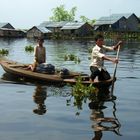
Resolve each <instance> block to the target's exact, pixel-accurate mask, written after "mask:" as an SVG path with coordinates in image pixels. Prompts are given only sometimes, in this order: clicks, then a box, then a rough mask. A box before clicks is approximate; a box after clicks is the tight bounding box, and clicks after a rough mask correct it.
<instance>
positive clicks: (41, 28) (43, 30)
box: [36, 26, 51, 33]
mask: <svg viewBox="0 0 140 140" xmlns="http://www.w3.org/2000/svg"><path fill="white" fill-rule="evenodd" d="M36 28H37V29H39V30H40V31H41V32H42V33H51V31H50V30H48V29H47V28H45V27H41V26H36Z"/></svg>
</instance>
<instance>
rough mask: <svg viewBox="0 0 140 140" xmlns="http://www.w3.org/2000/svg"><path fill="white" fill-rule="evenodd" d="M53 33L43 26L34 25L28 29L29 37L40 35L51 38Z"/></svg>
mask: <svg viewBox="0 0 140 140" xmlns="http://www.w3.org/2000/svg"><path fill="white" fill-rule="evenodd" d="M51 34H52V33H51V31H50V30H48V29H47V28H45V27H41V26H34V27H32V28H31V29H29V30H28V31H27V37H28V38H38V37H43V38H50V36H51Z"/></svg>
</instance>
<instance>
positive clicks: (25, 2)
mask: <svg viewBox="0 0 140 140" xmlns="http://www.w3.org/2000/svg"><path fill="white" fill-rule="evenodd" d="M0 5H1V6H0V22H9V23H11V24H12V25H13V26H14V27H15V28H21V29H24V28H26V29H29V28H31V27H32V26H34V25H39V24H40V23H41V22H43V21H46V20H49V17H51V16H52V14H53V12H52V9H53V8H56V7H57V6H60V5H65V9H66V10H68V11H69V10H70V9H71V8H72V7H75V6H76V7H77V11H76V20H79V17H80V16H81V15H84V16H86V17H87V18H89V19H98V18H100V17H101V16H109V15H110V14H114V13H135V14H136V15H137V16H138V17H140V0H0Z"/></svg>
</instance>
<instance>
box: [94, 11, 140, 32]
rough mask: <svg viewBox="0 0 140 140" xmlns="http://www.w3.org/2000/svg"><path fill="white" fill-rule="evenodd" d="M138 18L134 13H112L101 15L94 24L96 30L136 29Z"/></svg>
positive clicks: (137, 27) (138, 22)
mask: <svg viewBox="0 0 140 140" xmlns="http://www.w3.org/2000/svg"><path fill="white" fill-rule="evenodd" d="M139 24H140V20H139V18H138V17H137V16H136V15H135V14H112V15H110V16H109V17H101V18H100V19H99V20H97V21H96V22H95V24H94V30H97V31H108V30H112V31H138V29H139Z"/></svg>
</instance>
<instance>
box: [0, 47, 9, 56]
mask: <svg viewBox="0 0 140 140" xmlns="http://www.w3.org/2000/svg"><path fill="white" fill-rule="evenodd" d="M8 54H9V51H8V50H7V49H0V55H2V56H4V55H6V56H7V55H8Z"/></svg>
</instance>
